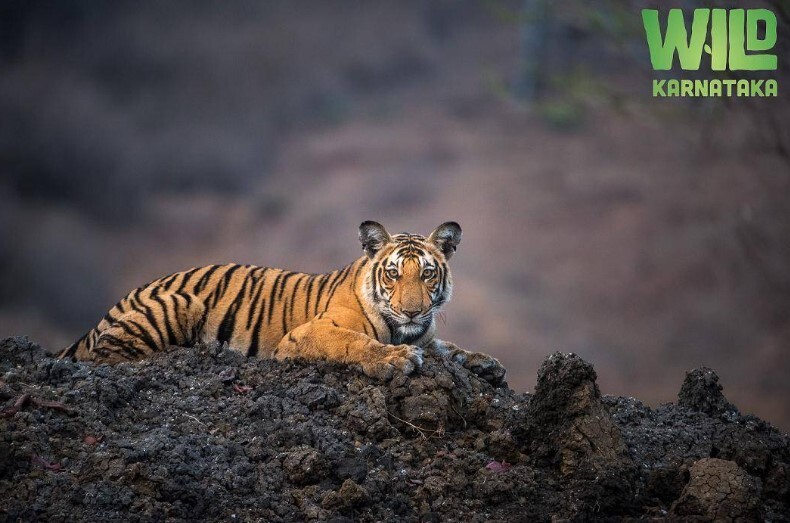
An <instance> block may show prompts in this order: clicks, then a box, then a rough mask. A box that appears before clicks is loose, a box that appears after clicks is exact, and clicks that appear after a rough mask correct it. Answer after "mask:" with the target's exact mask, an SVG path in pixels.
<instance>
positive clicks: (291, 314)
mask: <svg viewBox="0 0 790 523" xmlns="http://www.w3.org/2000/svg"><path fill="white" fill-rule="evenodd" d="M305 278H307V275H306V274H301V275H299V279H298V280H296V283H294V291H293V292H292V293H291V306H290V307H288V319H289V321H290V322H291V323H293V321H294V304H295V303H296V298H297V296H298V294H299V286H300V285H301V284H302V282H303V281H304V280H305Z"/></svg>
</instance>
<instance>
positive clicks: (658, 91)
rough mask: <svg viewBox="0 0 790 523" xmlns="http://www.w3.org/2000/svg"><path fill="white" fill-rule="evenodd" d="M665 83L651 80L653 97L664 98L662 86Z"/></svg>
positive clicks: (664, 81)
mask: <svg viewBox="0 0 790 523" xmlns="http://www.w3.org/2000/svg"><path fill="white" fill-rule="evenodd" d="M665 83H667V81H666V80H653V96H666V95H667V93H665V92H664V84H665Z"/></svg>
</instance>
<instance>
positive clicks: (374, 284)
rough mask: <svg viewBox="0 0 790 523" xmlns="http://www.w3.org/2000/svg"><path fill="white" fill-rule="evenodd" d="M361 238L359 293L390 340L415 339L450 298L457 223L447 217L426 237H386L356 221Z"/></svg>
mask: <svg viewBox="0 0 790 523" xmlns="http://www.w3.org/2000/svg"><path fill="white" fill-rule="evenodd" d="M359 241H360V242H361V243H362V249H363V250H364V251H365V254H366V255H367V256H368V258H370V263H368V267H370V270H369V271H368V273H367V274H366V275H365V276H364V278H365V282H364V285H363V295H364V297H365V298H366V299H367V301H368V302H369V303H370V304H371V305H372V307H373V308H374V309H375V310H376V311H378V313H379V314H380V315H381V317H382V318H384V321H385V322H386V323H387V325H388V326H389V327H390V330H391V331H392V334H393V341H392V342H393V343H413V342H414V341H416V340H418V339H419V338H420V337H422V336H423V335H424V334H425V333H426V332H427V331H428V329H429V328H431V327H432V325H433V321H434V316H435V315H436V313H437V312H439V310H440V309H441V307H442V306H443V305H444V304H445V303H447V302H448V301H449V300H450V296H451V294H452V290H453V280H452V277H451V275H450V268H449V267H448V266H447V260H449V259H450V258H451V257H452V255H453V253H454V252H455V250H456V248H457V247H458V244H459V243H460V242H461V227H460V226H459V225H458V224H457V223H455V222H446V223H443V224H442V225H440V226H439V227H437V228H436V230H435V231H433V232H432V233H431V234H430V235H429V236H428V237H427V238H426V237H425V236H422V235H419V234H409V233H401V234H395V235H393V236H390V235H389V233H388V232H387V230H386V229H385V228H384V227H383V226H382V225H381V224H379V223H376V222H372V221H366V222H363V223H362V225H360V226H359Z"/></svg>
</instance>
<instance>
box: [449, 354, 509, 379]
mask: <svg viewBox="0 0 790 523" xmlns="http://www.w3.org/2000/svg"><path fill="white" fill-rule="evenodd" d="M453 360H454V361H455V362H457V363H460V364H461V365H463V366H464V368H465V369H467V370H468V371H470V372H472V373H473V374H475V375H477V376H479V377H480V378H482V379H484V380H486V381H487V382H488V383H490V384H491V385H499V384H500V383H502V381H503V380H504V378H505V372H506V371H505V367H503V366H502V364H501V363H499V360H498V359H496V358H494V357H493V356H489V355H488V354H484V353H482V352H462V353H456V354H454V355H453Z"/></svg>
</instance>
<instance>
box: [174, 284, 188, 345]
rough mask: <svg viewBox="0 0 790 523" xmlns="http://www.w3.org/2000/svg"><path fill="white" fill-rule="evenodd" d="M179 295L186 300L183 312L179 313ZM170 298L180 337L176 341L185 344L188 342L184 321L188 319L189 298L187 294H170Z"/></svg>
mask: <svg viewBox="0 0 790 523" xmlns="http://www.w3.org/2000/svg"><path fill="white" fill-rule="evenodd" d="M179 297H183V298H184V299H185V300H186V302H187V305H186V307H184V311H183V314H179V309H180V308H181V307H180V305H179V303H178V298H179ZM170 299H172V300H173V312H175V315H176V325H178V331H179V332H180V333H181V337H180V338H179V340H178V343H179V344H182V343H183V344H184V345H186V344H188V343H189V342H190V340H189V336H188V335H187V331H186V328H185V327H186V322H187V320H188V319H189V304H190V302H191V298H189V295H184V294H171V295H170Z"/></svg>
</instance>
